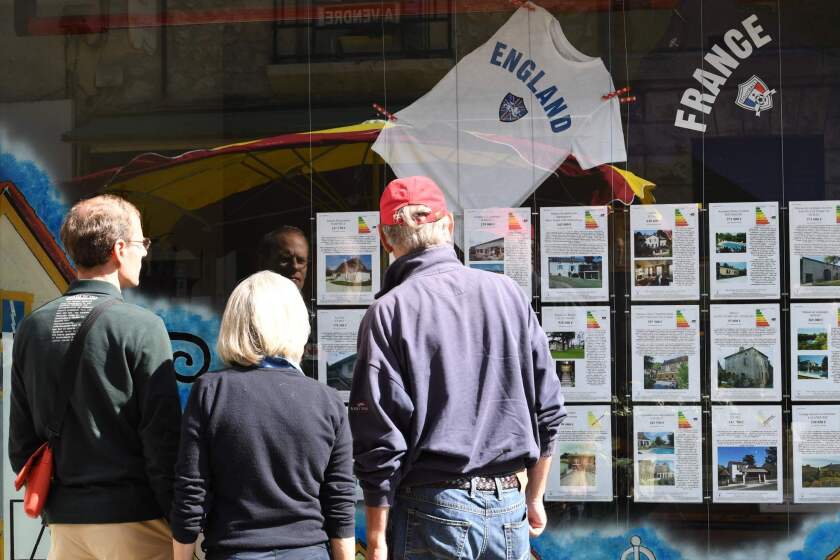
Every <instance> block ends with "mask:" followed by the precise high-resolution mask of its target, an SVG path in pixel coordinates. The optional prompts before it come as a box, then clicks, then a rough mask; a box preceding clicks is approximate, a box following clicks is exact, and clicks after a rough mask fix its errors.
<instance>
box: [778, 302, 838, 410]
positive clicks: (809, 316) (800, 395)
mask: <svg viewBox="0 0 840 560" xmlns="http://www.w3.org/2000/svg"><path fill="white" fill-rule="evenodd" d="M790 375H791V398H793V400H800V401H802V400H808V401H832V400H840V304H837V303H792V304H791V306H790Z"/></svg>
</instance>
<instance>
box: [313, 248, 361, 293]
mask: <svg viewBox="0 0 840 560" xmlns="http://www.w3.org/2000/svg"><path fill="white" fill-rule="evenodd" d="M325 260H326V263H325V264H326V268H325V270H324V274H325V280H326V281H325V284H326V288H327V291H328V292H370V291H371V290H372V289H373V281H372V276H371V270H372V261H373V255H371V254H370V253H368V254H364V255H326V257H325Z"/></svg>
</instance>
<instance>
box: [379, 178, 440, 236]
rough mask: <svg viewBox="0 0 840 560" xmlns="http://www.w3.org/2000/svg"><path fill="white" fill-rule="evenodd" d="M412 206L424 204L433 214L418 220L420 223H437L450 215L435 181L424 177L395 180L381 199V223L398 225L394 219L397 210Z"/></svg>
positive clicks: (386, 188)
mask: <svg viewBox="0 0 840 560" xmlns="http://www.w3.org/2000/svg"><path fill="white" fill-rule="evenodd" d="M410 204H422V205H423V206H428V207H429V208H431V212H430V213H429V214H428V215H427V216H424V217H421V218H418V220H417V221H418V222H419V223H425V224H428V223H431V222H436V221H438V220H440V219H441V218H443V217H444V216H446V215H447V214H449V210H447V209H446V199H445V198H444V197H443V193H442V192H441V190H440V188H439V187H438V186H437V185H436V184H435V182H434V181H432V180H431V179H429V178H428V177H423V176H422V175H415V176H413V177H403V178H401V179H394V180H393V181H391V182H390V183H388V186H387V187H385V192H384V193H382V198H380V199H379V223H380V224H382V225H386V226H393V225H397V224H399V223H401V222H397V221H396V220H395V219H394V218H395V215H396V213H397V210H399V209H400V208H402V207H403V206H408V205H410Z"/></svg>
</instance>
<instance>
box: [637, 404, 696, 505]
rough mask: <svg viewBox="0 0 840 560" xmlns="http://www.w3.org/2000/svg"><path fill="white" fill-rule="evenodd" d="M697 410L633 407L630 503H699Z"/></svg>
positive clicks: (680, 407) (670, 407) (692, 408)
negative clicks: (631, 488)
mask: <svg viewBox="0 0 840 560" xmlns="http://www.w3.org/2000/svg"><path fill="white" fill-rule="evenodd" d="M702 417H703V413H702V410H701V409H700V407H699V406H634V407H633V435H634V439H633V450H634V451H633V463H634V465H633V500H634V501H636V502H693V503H697V502H702V501H703V422H702Z"/></svg>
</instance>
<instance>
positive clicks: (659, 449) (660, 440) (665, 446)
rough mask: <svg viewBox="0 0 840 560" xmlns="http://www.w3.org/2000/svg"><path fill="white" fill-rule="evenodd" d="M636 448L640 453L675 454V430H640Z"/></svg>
mask: <svg viewBox="0 0 840 560" xmlns="http://www.w3.org/2000/svg"><path fill="white" fill-rule="evenodd" d="M636 449H637V451H638V453H639V455H673V454H674V432H638V433H637V434H636Z"/></svg>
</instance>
